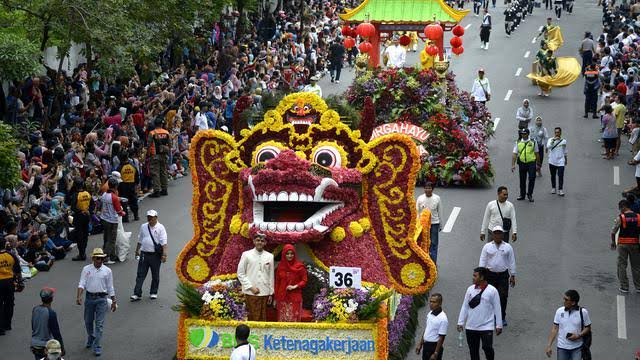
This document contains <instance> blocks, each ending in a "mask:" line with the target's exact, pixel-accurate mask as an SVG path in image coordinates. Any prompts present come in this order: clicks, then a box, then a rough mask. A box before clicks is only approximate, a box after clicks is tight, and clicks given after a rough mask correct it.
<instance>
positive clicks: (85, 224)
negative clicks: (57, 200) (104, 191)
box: [69, 178, 95, 261]
mask: <svg viewBox="0 0 640 360" xmlns="http://www.w3.org/2000/svg"><path fill="white" fill-rule="evenodd" d="M73 186H74V191H72V193H71V196H70V200H69V205H70V206H71V211H72V212H73V228H74V229H73V233H74V240H75V241H76V243H77V244H78V256H76V257H74V258H72V259H71V260H73V261H85V260H86V259H87V255H86V251H87V242H88V241H89V224H90V222H91V211H92V210H93V209H94V208H95V204H94V202H93V198H92V197H91V194H90V193H89V192H88V191H86V190H85V184H84V180H82V178H76V179H75V180H74V184H73Z"/></svg>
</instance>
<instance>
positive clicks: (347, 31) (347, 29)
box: [341, 25, 351, 36]
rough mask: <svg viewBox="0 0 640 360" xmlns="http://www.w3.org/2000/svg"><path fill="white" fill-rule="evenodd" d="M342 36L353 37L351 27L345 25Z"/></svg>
mask: <svg viewBox="0 0 640 360" xmlns="http://www.w3.org/2000/svg"><path fill="white" fill-rule="evenodd" d="M341 32H342V36H351V27H349V26H347V25H345V26H343V27H342V30H341Z"/></svg>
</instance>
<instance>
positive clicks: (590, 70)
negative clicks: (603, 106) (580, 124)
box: [582, 64, 600, 119]
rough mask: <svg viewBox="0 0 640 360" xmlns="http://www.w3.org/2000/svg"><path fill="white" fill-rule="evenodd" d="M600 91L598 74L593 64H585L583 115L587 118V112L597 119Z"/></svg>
mask: <svg viewBox="0 0 640 360" xmlns="http://www.w3.org/2000/svg"><path fill="white" fill-rule="evenodd" d="M599 91H600V76H599V73H598V70H597V69H596V68H595V65H594V64H590V65H587V68H586V71H585V72H584V90H583V93H584V115H583V116H582V117H583V118H585V119H586V118H588V117H589V113H592V114H593V118H594V119H598V118H599V116H598V92H599Z"/></svg>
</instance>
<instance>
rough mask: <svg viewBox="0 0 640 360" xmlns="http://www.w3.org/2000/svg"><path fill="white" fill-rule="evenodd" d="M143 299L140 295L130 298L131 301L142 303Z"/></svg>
mask: <svg viewBox="0 0 640 360" xmlns="http://www.w3.org/2000/svg"><path fill="white" fill-rule="evenodd" d="M141 299H142V298H141V297H140V296H138V295H131V296H130V297H129V300H131V301H140V300H141Z"/></svg>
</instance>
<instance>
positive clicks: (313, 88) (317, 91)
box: [302, 75, 322, 97]
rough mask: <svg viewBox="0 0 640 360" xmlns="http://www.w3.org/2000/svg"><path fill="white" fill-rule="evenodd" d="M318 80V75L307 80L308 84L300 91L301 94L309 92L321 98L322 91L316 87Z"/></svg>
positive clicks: (318, 86)
mask: <svg viewBox="0 0 640 360" xmlns="http://www.w3.org/2000/svg"><path fill="white" fill-rule="evenodd" d="M318 80H319V78H318V75H313V76H312V77H311V78H309V82H310V84H309V85H306V86H305V87H304V88H303V89H302V92H310V93H314V94H316V95H318V96H320V97H322V89H321V88H320V85H318Z"/></svg>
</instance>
